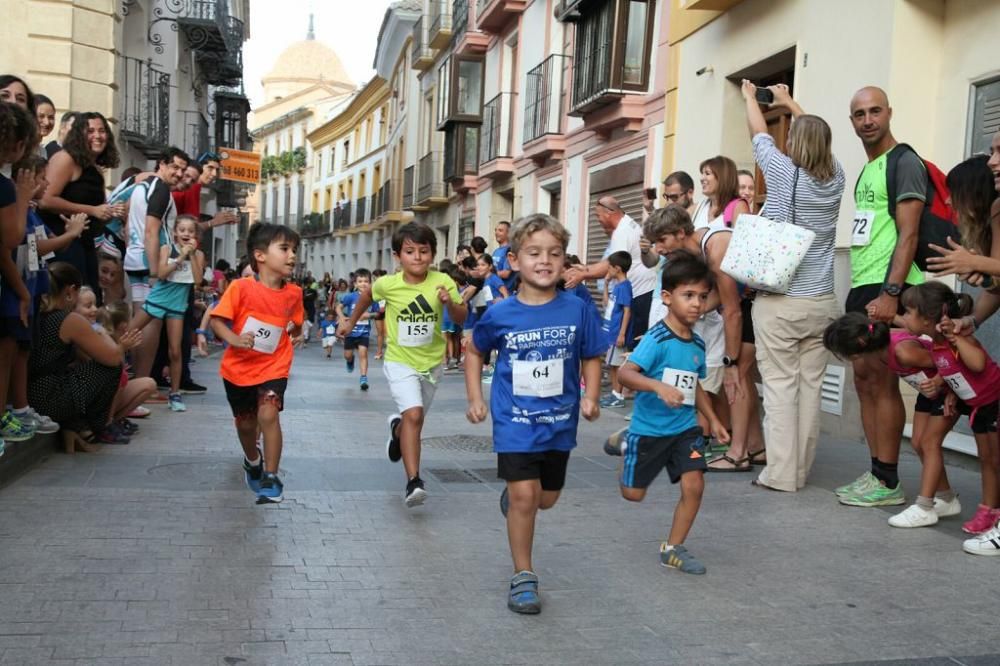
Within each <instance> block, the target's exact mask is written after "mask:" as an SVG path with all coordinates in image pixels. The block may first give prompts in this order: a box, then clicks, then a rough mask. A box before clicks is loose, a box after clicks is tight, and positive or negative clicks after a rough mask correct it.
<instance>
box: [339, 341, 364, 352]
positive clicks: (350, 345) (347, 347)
mask: <svg viewBox="0 0 1000 666" xmlns="http://www.w3.org/2000/svg"><path fill="white" fill-rule="evenodd" d="M358 347H364V348H365V349H368V338H344V351H351V350H352V349H357V348H358Z"/></svg>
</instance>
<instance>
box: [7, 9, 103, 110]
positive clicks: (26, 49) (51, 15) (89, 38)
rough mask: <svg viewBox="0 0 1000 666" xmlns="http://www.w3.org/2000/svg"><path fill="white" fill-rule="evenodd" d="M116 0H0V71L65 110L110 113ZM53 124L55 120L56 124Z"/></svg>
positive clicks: (59, 108)
mask: <svg viewBox="0 0 1000 666" xmlns="http://www.w3.org/2000/svg"><path fill="white" fill-rule="evenodd" d="M120 6H121V2H120V1H116V0H76V2H71V1H69V0H45V1H44V2H43V1H41V0H0V16H3V21H0V44H3V53H4V58H3V59H4V65H3V72H4V73H9V74H17V75H18V76H21V77H22V78H24V79H25V80H26V81H27V82H28V85H30V86H31V87H32V89H33V90H34V91H35V92H38V93H43V94H45V95H48V96H49V97H51V98H52V101H53V102H54V103H55V105H56V111H57V117H58V115H59V114H61V113H63V112H64V111H67V110H70V109H87V110H93V111H99V112H101V113H103V114H104V115H106V116H109V117H110V116H114V115H115V114H114V97H115V90H114V87H113V83H112V82H113V81H114V79H115V46H116V42H115V40H116V28H117V26H118V24H119V22H120V18H119V17H118V16H117V13H116V12H118V11H119V9H120ZM57 125H58V124H57Z"/></svg>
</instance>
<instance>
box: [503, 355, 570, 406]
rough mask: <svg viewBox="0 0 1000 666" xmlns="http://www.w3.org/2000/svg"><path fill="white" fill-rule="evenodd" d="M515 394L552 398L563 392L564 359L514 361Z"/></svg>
mask: <svg viewBox="0 0 1000 666" xmlns="http://www.w3.org/2000/svg"><path fill="white" fill-rule="evenodd" d="M512 366H513V370H514V385H513V390H514V395H524V396H533V397H536V398H551V397H552V396H554V395H560V394H561V393H562V392H563V359H561V358H550V359H548V360H545V361H519V360H514V361H513V362H512Z"/></svg>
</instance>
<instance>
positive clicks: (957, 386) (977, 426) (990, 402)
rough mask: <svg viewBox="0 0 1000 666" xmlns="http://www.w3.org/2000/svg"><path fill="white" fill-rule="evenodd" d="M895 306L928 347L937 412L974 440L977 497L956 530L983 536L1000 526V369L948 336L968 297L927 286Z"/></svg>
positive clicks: (968, 342)
mask: <svg viewBox="0 0 1000 666" xmlns="http://www.w3.org/2000/svg"><path fill="white" fill-rule="evenodd" d="M911 292H912V293H911ZM901 302H902V305H903V307H904V308H906V312H905V314H904V315H903V325H904V326H906V330H908V331H909V332H910V333H913V334H914V335H926V336H928V337H930V338H931V339H932V340H933V341H934V345H933V347H932V348H931V356H932V357H933V358H934V364H935V365H936V366H937V369H938V373H939V374H940V375H941V378H942V379H944V382H945V387H946V388H947V389H948V391H949V395H948V397H947V398H946V399H945V404H944V406H943V408H942V410H943V413H944V415H945V416H949V415H951V414H962V415H965V416H968V417H969V424H970V425H971V427H972V433H973V435H974V437H975V439H976V449H977V453H978V455H979V468H980V474H981V478H982V494H983V497H982V503H981V504H980V505H979V507H978V508H977V509H976V513H975V515H973V517H972V519H971V520H968V521H966V523H965V524H964V525H962V530H963V531H965V532H967V533H968V534H974V535H977V534H982V533H984V532H988V531H989V530H991V529H992V528H993V526H994V525H996V524H997V521H998V520H1000V509H998V507H1000V446H998V440H997V428H996V421H997V413H998V408H997V401H998V400H1000V367H997V364H996V363H994V362H993V359H991V358H990V355H989V354H988V353H986V350H985V349H983V347H982V345H980V344H979V341H978V340H976V338H975V337H974V336H972V335H968V336H964V335H955V333H954V322H953V321H952V320H953V319H954V318H957V317H963V316H966V315H969V314H971V313H972V304H973V303H972V297H971V296H969V295H968V294H955V292H953V291H952V290H951V289H950V288H949V287H948V286H947V285H945V284H943V283H941V282H927V283H924V284H921V285H917V286H915V287H911V288H910V289H908V290H906V291H905V292H903V296H902V301H901ZM924 455H925V456H926V455H927V452H926V451H925V452H924ZM925 464H926V463H925ZM921 486H922V488H921V497H918V498H917V501H918V502H923V504H924V506H926V502H927V499H928V496H927V495H924V493H925V492H927V491H928V488H927V487H926V486H925V485H924V483H923V482H922V483H921ZM931 490H933V489H931ZM963 549H964V550H965V552H967V553H971V554H973V555H981V554H993V555H996V554H998V553H997V552H995V551H997V550H998V549H1000V547H998V546H996V545H995V544H993V543H991V542H990V541H989V540H986V541H985V542H984V541H982V540H977V539H969V540H967V541H966V542H965V543H964V544H963Z"/></svg>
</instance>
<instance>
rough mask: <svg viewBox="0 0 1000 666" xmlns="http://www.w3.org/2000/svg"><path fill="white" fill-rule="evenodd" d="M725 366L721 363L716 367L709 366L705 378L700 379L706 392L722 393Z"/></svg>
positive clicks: (699, 381)
mask: <svg viewBox="0 0 1000 666" xmlns="http://www.w3.org/2000/svg"><path fill="white" fill-rule="evenodd" d="M724 371H725V368H724V367H722V366H721V365H719V366H716V367H714V368H708V369H707V371H706V372H705V378H704V379H699V380H698V383H699V384H701V388H702V390H703V391H705V393H714V394H716V395H719V394H720V391H722V378H723V376H724V375H725V372H724Z"/></svg>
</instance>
